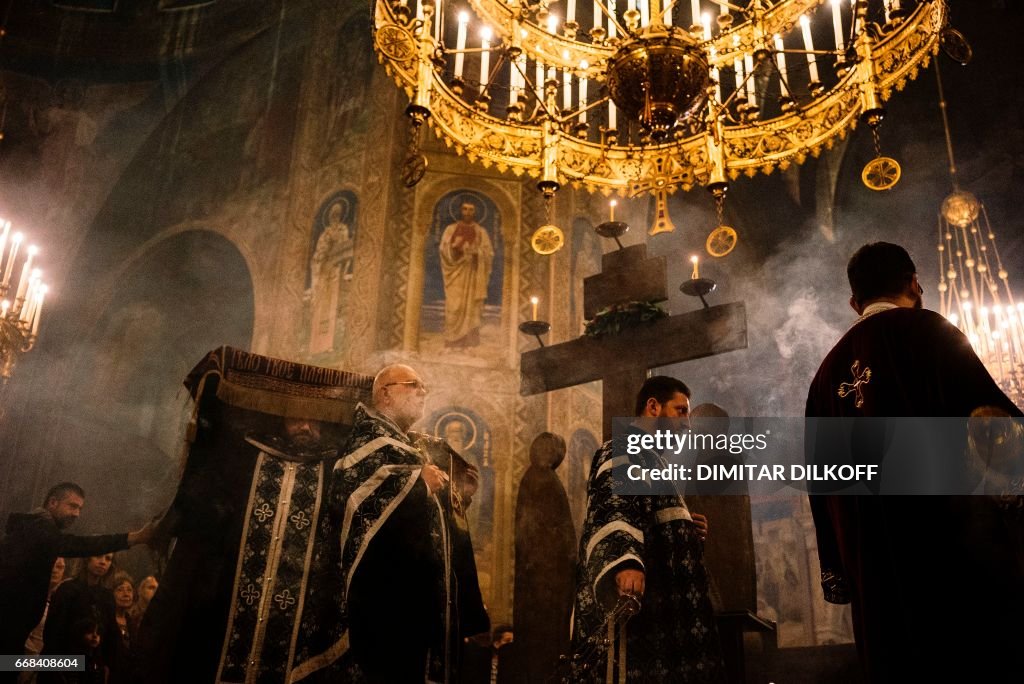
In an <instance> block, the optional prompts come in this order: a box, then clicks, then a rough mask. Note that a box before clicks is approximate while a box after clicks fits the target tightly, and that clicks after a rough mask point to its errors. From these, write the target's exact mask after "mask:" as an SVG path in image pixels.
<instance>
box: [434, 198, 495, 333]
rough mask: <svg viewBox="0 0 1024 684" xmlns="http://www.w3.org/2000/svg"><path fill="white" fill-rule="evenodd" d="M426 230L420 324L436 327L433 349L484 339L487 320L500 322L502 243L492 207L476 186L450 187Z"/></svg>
mask: <svg viewBox="0 0 1024 684" xmlns="http://www.w3.org/2000/svg"><path fill="white" fill-rule="evenodd" d="M431 235H432V238H433V240H432V246H431V245H430V244H428V246H427V249H426V257H425V258H426V264H425V266H426V281H425V284H424V297H423V321H422V322H423V325H422V326H421V329H422V331H423V332H426V333H441V334H440V335H439V336H437V337H440V338H441V339H440V340H437V341H436V342H435V344H437V346H438V351H440V350H441V349H448V350H466V349H472V348H475V347H478V346H480V345H481V344H485V343H486V341H485V339H484V338H485V337H487V330H488V325H489V324H490V325H491V326H492V327H490V330H492V331H496V330H497V326H498V325H499V324H500V305H501V296H502V293H501V287H502V263H501V252H502V249H501V240H500V218H499V216H498V212H497V208H496V207H495V205H494V202H493V201H492V200H491V199H490V198H489V197H487V196H486V195H483V194H481V193H479V192H474V191H471V190H456V191H454V192H450V193H448V194H447V195H445V196H444V197H442V198H441V200H440V201H439V202H438V203H437V204H436V205H435V208H434V221H433V227H432V230H431ZM432 247H433V248H432ZM435 339H436V338H435ZM441 340H443V347H442V346H441ZM492 340H494V341H496V338H493V337H492ZM492 343H493V342H492Z"/></svg>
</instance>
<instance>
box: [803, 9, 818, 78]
mask: <svg viewBox="0 0 1024 684" xmlns="http://www.w3.org/2000/svg"><path fill="white" fill-rule="evenodd" d="M800 28H801V30H802V31H803V34H804V49H805V50H807V69H808V71H809V72H810V76H811V83H819V82H820V80H819V79H818V61H817V59H816V58H815V55H814V39H813V38H812V37H811V20H810V19H808V17H807V15H806V14H801V15H800Z"/></svg>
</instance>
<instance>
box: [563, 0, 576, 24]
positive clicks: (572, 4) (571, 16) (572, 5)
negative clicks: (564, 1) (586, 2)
mask: <svg viewBox="0 0 1024 684" xmlns="http://www.w3.org/2000/svg"><path fill="white" fill-rule="evenodd" d="M575 22H576V0H569V4H568V6H567V7H566V8H565V23H567V24H572V23H575Z"/></svg>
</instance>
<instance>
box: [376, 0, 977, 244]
mask: <svg viewBox="0 0 1024 684" xmlns="http://www.w3.org/2000/svg"><path fill="white" fill-rule="evenodd" d="M740 5H745V6H740ZM374 19H375V21H374V26H375V31H374V38H375V46H376V49H377V51H378V54H379V56H380V58H381V60H382V61H383V63H384V64H385V66H386V68H387V70H388V72H389V73H390V74H391V75H392V76H393V77H394V78H395V80H396V82H397V83H398V85H399V86H400V87H401V88H403V89H404V90H405V91H406V93H407V95H408V96H409V98H410V100H411V102H410V105H409V107H408V109H407V113H408V115H409V117H410V119H411V126H410V140H409V150H408V154H407V158H406V163H405V167H404V170H403V178H404V180H405V183H406V185H407V186H409V187H412V186H413V185H415V184H416V183H417V182H418V181H419V180H420V178H422V176H423V174H424V172H425V170H426V159H425V157H424V156H423V155H422V153H421V152H420V148H419V135H420V134H419V130H420V128H421V126H422V125H423V123H425V122H427V121H429V122H430V125H431V126H432V128H433V129H434V130H435V132H436V133H437V134H438V135H439V136H440V137H441V138H442V139H443V140H444V141H445V142H446V143H447V144H448V145H449V146H451V147H454V148H455V150H456V151H457V152H458V153H459V154H463V155H465V156H466V157H468V158H469V159H470V160H471V161H474V162H479V163H481V164H483V165H484V166H486V167H489V166H492V165H493V166H495V167H497V168H498V169H499V170H500V171H507V170H510V171H512V172H513V173H514V174H516V175H522V174H524V173H526V174H529V175H530V176H532V177H534V178H537V179H538V187H539V188H540V190H541V191H542V192H543V193H544V195H545V198H546V199H547V202H548V207H549V217H550V206H551V202H550V200H551V198H552V197H553V195H554V193H555V192H556V191H557V190H558V189H559V188H560V187H561V186H563V185H566V184H570V185H572V186H573V187H575V188H580V187H583V188H587V189H588V190H598V191H600V192H602V193H604V194H606V195H607V194H610V193H612V192H616V193H618V194H621V195H625V196H629V197H633V196H637V195H640V194H643V193H652V194H654V195H655V197H656V199H657V204H656V211H655V216H656V219H655V223H654V225H653V226H652V227H651V229H650V232H651V234H654V233H658V232H663V231H671V230H673V229H674V227H673V225H672V222H671V218H670V217H669V214H668V210H667V194H668V193H669V192H674V191H675V190H676V189H678V188H682V189H683V190H689V189H691V188H692V187H693V186H695V185H701V186H704V187H706V188H708V189H709V190H710V191H711V192H712V193H713V195H714V197H715V199H716V204H717V208H718V213H719V223H720V224H721V215H722V202H723V200H724V197H725V192H726V190H727V188H728V182H729V180H730V179H735V178H737V177H738V176H739V175H740V174H746V175H748V176H753V175H755V174H756V173H757V172H759V171H760V172H764V173H771V172H772V171H773V170H775V169H776V168H779V169H785V168H787V167H788V166H789V165H790V164H792V163H794V162H795V163H797V164H799V163H802V162H803V161H804V160H806V159H807V157H808V156H816V155H817V154H819V153H820V151H821V150H822V148H825V147H831V145H832V144H833V143H834V142H835V141H836V140H837V139H838V138H842V137H843V136H845V135H846V133H847V131H848V130H850V129H851V128H853V127H854V126H856V124H857V122H858V121H861V120H863V121H864V122H865V123H867V124H868V125H869V126H871V128H872V130H873V132H874V135H875V144H876V151H877V156H876V159H875V160H874V161H873V162H871V163H870V164H868V166H867V167H865V169H864V173H863V175H862V179H863V181H864V182H865V183H866V184H867V185H868V186H869V187H871V188H873V189H878V190H882V189H887V188H889V187H892V185H894V184H895V183H896V181H897V180H898V179H899V165H898V164H897V163H896V162H895V161H894V160H891V159H888V158H885V157H883V156H882V154H881V150H880V147H879V144H878V134H877V127H878V125H879V123H880V122H881V120H882V118H883V116H884V114H885V110H884V107H883V102H884V101H885V100H886V99H887V98H888V97H889V96H890V94H891V93H892V92H893V91H896V90H900V89H902V88H903V86H904V84H905V83H906V81H907V80H908V79H910V78H913V77H915V76H916V75H917V72H918V70H919V69H920V68H921V67H922V66H926V65H927V63H928V61H929V59H930V57H931V55H932V54H934V52H935V51H936V50H937V49H938V47H939V44H940V39H942V40H943V41H945V39H946V32H947V31H950V30H949V29H946V21H947V8H946V5H945V2H944V1H943V0H918V1H917V2H909V1H907V0H904V1H903V2H901V1H900V0H852V4H851V1H850V0H774V1H772V0H734V1H733V2H727V1H725V0H722V1H718V0H714V1H712V0H703V1H702V0H558V1H557V2H554V1H552V0H454V1H453V0H448V1H447V2H442V3H437V2H436V0H377V1H376V6H375V17H374ZM952 33H955V32H952ZM957 35H959V34H957ZM549 223H550V220H549ZM544 228H548V229H551V228H554V227H553V226H545V227H544ZM554 230H555V231H557V229H556V228H555V229H554ZM723 230H726V231H727V232H726V233H724V234H722V232H721V231H723ZM716 232H717V233H719V234H718V236H717V237H718V238H719V239H718V240H717V241H715V242H714V245H717V247H715V248H714V249H712V247H713V241H712V238H713V237H715V233H713V234H712V236H711V237H709V240H708V245H707V246H708V249H709V251H710V252H711V253H712V254H713V255H715V256H722V255H724V254H725V253H728V251H729V250H731V248H732V246H733V245H734V244H735V232H734V231H732V229H731V228H729V227H727V226H722V225H720V226H719V228H718V229H716ZM730 232H731V235H730V234H729V233H730ZM549 233H550V231H549ZM535 237H536V236H535ZM548 237H549V238H552V235H550V234H549V235H548ZM544 244H546V245H548V246H549V249H548V250H547V251H553V250H550V246H551V245H557V246H560V245H561V242H560V233H558V234H557V235H554V236H553V239H550V240H547V241H546V242H544ZM536 245H537V241H536V240H535V248H536ZM557 246H556V247H555V248H556V249H557Z"/></svg>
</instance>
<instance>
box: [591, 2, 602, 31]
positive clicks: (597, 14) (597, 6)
mask: <svg viewBox="0 0 1024 684" xmlns="http://www.w3.org/2000/svg"><path fill="white" fill-rule="evenodd" d="M602 16H603V15H602V14H601V3H600V2H598V0H594V25H593V26H592V27H591V28H601V26H602V25H603V24H604V20H603V19H601V17H602Z"/></svg>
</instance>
